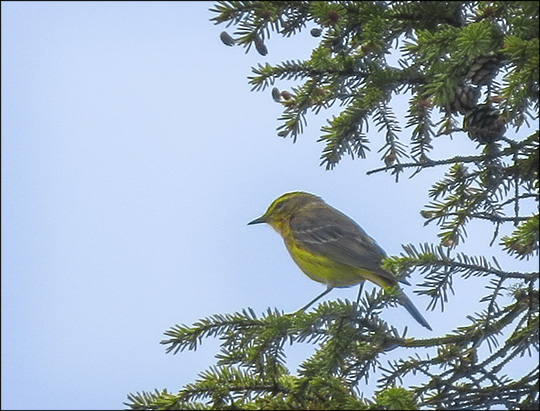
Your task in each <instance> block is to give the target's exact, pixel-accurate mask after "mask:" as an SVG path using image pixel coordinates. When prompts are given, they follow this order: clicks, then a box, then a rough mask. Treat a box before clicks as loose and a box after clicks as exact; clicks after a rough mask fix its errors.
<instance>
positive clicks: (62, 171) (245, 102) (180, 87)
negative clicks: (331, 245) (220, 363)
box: [2, 2, 533, 409]
mask: <svg viewBox="0 0 540 411" xmlns="http://www.w3.org/2000/svg"><path fill="white" fill-rule="evenodd" d="M212 4H213V3H210V2H135V3H130V2H2V408H11V409H36V408H42V409H70V408H72V409H81V408H85V409H99V408H101V409H107V408H121V407H122V402H123V401H125V400H126V395H127V394H128V393H130V392H135V391H141V390H153V389H154V388H167V389H169V390H170V391H172V392H175V391H176V390H178V389H179V388H181V387H182V386H183V385H184V384H186V383H187V382H190V381H193V380H194V379H195V378H196V376H197V373H198V372H200V371H203V370H204V369H206V368H207V367H208V366H209V365H211V364H213V362H214V361H213V356H214V354H215V353H217V352H218V346H217V343H216V342H208V343H205V344H204V345H203V346H202V348H201V350H200V351H197V352H195V353H191V352H187V353H182V354H179V355H177V356H172V355H167V354H165V349H164V347H163V346H162V345H160V344H159V341H160V340H161V339H163V337H164V336H163V332H164V331H165V330H166V329H168V328H170V327H171V326H173V325H174V324H177V323H178V324H180V323H184V324H191V323H193V322H194V321H196V320H197V319H199V318H202V317H205V316H209V315H212V314H215V313H226V312H233V311H239V310H241V309H243V308H246V307H252V308H253V309H254V310H255V311H256V312H258V313H261V312H263V311H265V310H266V309H267V308H268V307H277V308H278V309H280V310H284V311H286V312H288V311H292V310H295V309H297V308H299V307H300V306H302V305H304V304H305V303H306V302H307V301H309V300H310V299H311V298H313V297H314V296H315V295H316V294H318V293H319V292H321V291H322V290H323V287H322V286H321V285H320V284H317V283H314V282H312V281H310V280H309V279H307V278H306V277H304V276H303V275H302V274H301V273H300V271H299V270H298V269H297V268H296V267H295V266H294V264H293V262H292V261H291V260H290V258H289V256H288V254H287V252H286V251H285V248H284V246H283V244H282V242H281V240H280V239H279V237H278V236H277V235H276V234H275V233H274V232H272V230H271V229H270V228H268V227H263V226H249V227H248V226H247V225H246V223H247V222H248V221H250V220H252V219H254V218H255V217H258V216H260V215H261V214H262V213H263V212H264V211H265V210H266V207H267V206H268V205H269V204H270V202H271V201H272V200H273V199H274V198H275V197H277V196H279V195H280V194H282V193H284V192H287V191H295V190H303V191H308V192H311V193H314V194H317V195H320V196H322V197H323V198H324V199H325V200H326V201H327V202H328V203H329V204H331V205H333V206H335V207H336V208H338V209H340V210H341V211H343V212H345V213H346V214H348V215H349V216H350V217H352V218H353V219H355V220H356V221H357V222H358V223H359V224H361V225H362V226H363V227H364V228H365V230H366V231H367V232H368V233H369V234H370V235H372V236H373V237H374V238H375V239H376V240H377V241H378V242H379V244H380V245H381V246H382V247H383V248H384V249H385V250H386V251H387V252H388V253H389V254H392V253H399V252H400V251H401V247H400V244H402V243H413V244H419V243H424V242H433V241H436V233H437V230H436V227H434V226H433V227H431V226H429V227H423V219H422V218H421V217H420V216H419V210H420V209H421V207H422V206H423V204H425V203H426V201H427V189H428V188H429V186H430V184H431V183H432V182H434V181H435V180H436V179H437V178H440V177H441V176H442V174H443V171H444V170H430V171H429V172H426V173H424V174H422V175H420V176H419V177H416V178H414V179H413V180H409V179H407V178H406V177H405V178H403V179H402V182H400V183H399V184H396V183H395V182H394V179H393V177H391V176H390V175H389V174H377V175H373V176H367V175H366V171H367V170H369V169H372V168H375V167H378V166H380V165H381V162H380V159H379V154H377V149H378V148H379V147H380V145H381V144H382V136H380V135H377V132H376V127H371V133H370V135H369V136H370V139H371V140H372V142H373V143H374V145H373V146H372V151H371V153H370V154H369V156H368V158H367V159H366V160H351V159H350V158H345V159H344V160H343V161H342V162H341V163H340V164H339V165H338V166H337V167H336V168H335V170H333V171H330V172H329V171H325V170H324V169H323V168H321V167H319V157H320V153H321V151H322V149H323V145H322V144H321V143H317V142H316V140H317V139H318V137H319V127H320V125H321V124H323V121H324V117H323V116H322V115H319V116H318V117H313V116H310V122H309V125H308V127H307V129H306V131H305V134H304V135H302V136H300V137H299V139H298V142H297V143H296V144H294V145H293V144H292V141H291V140H290V139H282V138H279V137H277V135H276V127H277V126H278V124H279V123H278V121H277V118H278V117H279V115H280V113H281V107H280V105H279V104H278V103H275V102H274V101H273V100H272V98H271V94H270V90H269V89H268V90H266V91H265V92H262V93H254V92H250V86H249V85H248V84H247V76H248V75H250V73H251V70H250V68H251V67H252V66H255V65H256V64H258V63H259V62H261V63H263V62H266V61H268V62H271V63H277V62H279V61H282V60H287V59H289V60H290V59H304V58H307V57H309V54H310V51H311V49H312V47H313V46H314V45H315V44H317V41H318V40H317V39H314V38H313V37H311V36H310V35H309V30H306V31H305V32H303V33H302V34H301V35H299V36H295V37H292V38H290V39H282V38H280V37H279V38H278V37H277V36H275V35H274V36H273V37H272V39H271V40H270V41H268V42H267V47H268V49H269V53H268V55H267V56H265V57H262V56H260V55H259V54H257V53H256V52H255V50H251V51H250V53H248V54H245V53H244V50H243V49H241V48H239V47H234V48H229V47H226V46H224V45H223V44H222V43H221V41H220V40H219V33H220V32H221V31H222V30H224V29H225V27H224V26H214V25H213V24H212V23H211V22H210V21H209V19H210V18H211V17H212V14H211V13H210V12H209V11H208V9H209V7H210V6H211V5H212ZM309 28H311V27H308V29H309ZM292 84H295V83H293V82H282V83H279V84H276V85H277V86H278V87H279V88H280V89H284V88H287V86H290V85H292ZM404 108H405V100H403V99H402V100H401V103H400V104H399V105H398V110H403V109H404ZM400 114H401V116H402V115H403V112H401V113H400ZM405 133H406V134H408V133H409V131H408V130H406V131H405ZM437 145H438V146H439V147H440V149H439V150H438V151H437V153H438V154H439V155H440V156H444V157H445V156H449V155H451V154H454V153H455V154H457V153H469V152H470V151H471V150H474V147H475V145H474V144H472V143H471V142H470V141H469V139H468V138H467V137H466V136H464V135H461V136H459V135H458V136H456V137H455V138H454V140H449V139H448V138H446V137H445V138H441V139H440V140H438V141H437ZM491 230H492V227H491V225H490V224H489V223H478V224H474V225H471V228H470V230H469V242H468V243H467V248H466V250H467V252H469V253H470V254H484V255H486V256H490V255H492V254H493V255H497V256H498V257H499V260H500V262H501V263H502V264H503V267H504V268H509V269H510V268H511V269H520V268H521V269H527V267H528V268H529V269H531V267H532V266H533V264H532V263H526V262H523V263H519V264H515V262H514V261H513V260H512V259H510V258H506V257H505V256H504V254H501V253H500V252H499V250H498V249H497V247H493V248H487V244H488V243H489V241H490V240H491ZM503 232H504V233H506V232H508V230H503ZM505 263H506V265H505ZM411 280H412V281H411V282H412V283H413V284H415V283H418V282H419V276H418V274H416V275H415V276H413V278H412V279H411ZM456 280H457V281H456V283H455V288H456V291H457V293H458V294H457V296H458V297H457V298H454V299H452V300H451V301H450V302H449V304H448V310H446V311H445V312H444V313H442V314H441V313H440V311H439V310H437V311H435V312H426V313H425V317H426V319H428V321H429V322H430V323H431V325H432V327H433V329H434V333H430V332H429V331H427V330H425V329H423V328H422V327H421V326H419V325H418V324H416V323H415V321H414V320H413V319H412V318H411V317H410V316H409V315H408V314H407V313H406V312H405V310H403V309H399V308H395V309H389V310H386V311H385V312H383V318H384V319H386V320H388V321H389V322H390V323H392V324H393V325H395V326H396V327H398V328H403V327H404V326H408V327H409V332H410V333H411V335H415V336H420V337H423V336H428V335H429V336H432V335H439V334H442V333H446V332H449V331H451V330H452V329H453V327H456V326H458V325H463V324H466V323H467V320H465V316H466V315H467V313H471V312H473V311H476V310H480V309H481V308H482V306H480V305H479V304H478V302H477V301H478V298H479V296H481V295H485V294H486V291H485V290H484V289H483V288H482V285H483V284H484V283H483V281H482V280H479V279H471V280H468V281H467V282H466V283H465V282H463V281H462V280H458V279H456ZM368 289H370V287H368ZM413 289H414V285H413V288H409V287H408V288H407V290H406V291H407V293H408V295H409V296H410V297H411V298H412V299H413V300H414V302H415V304H416V305H417V306H418V307H419V308H420V310H421V311H424V310H425V307H426V306H427V304H428V300H427V298H424V297H418V296H417V295H415V294H414V293H413V292H412V291H413ZM355 296H356V289H344V290H335V291H333V292H332V293H331V294H329V295H328V297H327V298H328V299H335V298H342V299H344V298H349V299H353V298H355ZM303 350H304V351H303ZM398 351H399V350H398ZM309 352H310V349H309V347H295V348H294V349H293V350H291V353H290V358H291V364H292V365H293V370H294V364H297V363H298V361H300V360H301V358H303V357H304V356H305V355H307V353H309ZM409 354H410V352H408V351H407V352H403V351H402V352H400V353H398V352H397V351H394V352H393V353H392V355H393V356H394V357H395V356H399V355H409ZM388 358H390V357H388ZM373 382H374V381H373Z"/></svg>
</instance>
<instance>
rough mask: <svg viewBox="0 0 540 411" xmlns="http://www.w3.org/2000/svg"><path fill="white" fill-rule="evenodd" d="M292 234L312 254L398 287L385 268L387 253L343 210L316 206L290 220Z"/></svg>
mask: <svg viewBox="0 0 540 411" xmlns="http://www.w3.org/2000/svg"><path fill="white" fill-rule="evenodd" d="M289 227H290V229H291V235H292V237H293V238H294V240H295V242H296V243H297V244H298V243H300V244H301V245H302V247H303V248H305V249H306V250H307V251H308V252H311V253H315V254H322V255H324V256H326V257H328V258H330V259H332V260H334V261H337V262H340V263H342V264H346V265H349V266H352V267H357V268H361V269H363V270H366V271H369V272H372V273H374V274H377V275H379V276H381V277H383V278H384V279H386V280H387V282H388V285H395V284H396V279H395V278H394V277H393V276H392V274H390V273H389V272H387V271H385V270H383V269H382V268H381V260H382V259H383V258H385V257H386V253H385V252H384V250H383V249H382V248H381V247H380V246H379V245H378V244H377V243H376V242H375V240H373V239H372V238H371V237H370V236H369V235H368V234H367V233H366V232H365V231H364V230H363V229H362V228H361V227H360V226H359V225H358V224H356V223H355V222H354V221H353V220H351V219H350V218H349V217H347V216H346V215H345V214H343V213H341V212H340V211H338V210H336V209H334V208H331V207H330V206H328V205H325V207H316V208H313V209H312V210H310V212H309V213H300V214H297V215H295V216H293V217H292V218H291V220H290V221H289Z"/></svg>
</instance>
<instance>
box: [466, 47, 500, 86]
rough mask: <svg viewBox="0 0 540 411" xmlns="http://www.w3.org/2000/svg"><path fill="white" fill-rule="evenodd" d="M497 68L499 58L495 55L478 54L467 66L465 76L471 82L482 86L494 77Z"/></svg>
mask: <svg viewBox="0 0 540 411" xmlns="http://www.w3.org/2000/svg"><path fill="white" fill-rule="evenodd" d="M498 69H499V58H498V57H497V56H496V55H493V54H492V55H489V56H479V57H477V58H476V59H475V60H474V61H473V63H472V64H471V67H469V72H468V73H467V77H468V78H469V79H470V80H471V83H473V84H476V85H478V86H482V85H484V84H488V83H489V82H490V81H491V80H492V79H493V77H495V75H496V74H497V70H498Z"/></svg>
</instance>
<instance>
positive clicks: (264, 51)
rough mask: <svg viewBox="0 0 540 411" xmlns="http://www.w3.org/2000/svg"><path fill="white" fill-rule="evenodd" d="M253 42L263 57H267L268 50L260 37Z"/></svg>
mask: <svg viewBox="0 0 540 411" xmlns="http://www.w3.org/2000/svg"><path fill="white" fill-rule="evenodd" d="M253 42H254V43H255V48H256V49H257V51H258V52H259V54H260V55H261V56H266V55H267V54H268V49H267V48H266V46H265V45H264V43H263V41H262V39H261V38H260V37H259V36H256V37H255V39H254V40H253Z"/></svg>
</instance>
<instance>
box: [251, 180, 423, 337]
mask: <svg viewBox="0 0 540 411" xmlns="http://www.w3.org/2000/svg"><path fill="white" fill-rule="evenodd" d="M259 223H267V224H269V225H270V226H271V227H272V228H273V229H274V230H276V231H277V232H278V233H279V234H280V235H281V237H283V240H284V241H285V246H286V247H287V250H288V251H289V253H290V255H291V257H292V259H293V260H294V262H295V263H296V264H297V265H298V267H300V269H301V270H302V271H303V272H304V274H306V275H307V276H308V277H309V278H311V279H312V280H315V281H318V282H320V283H323V284H326V287H327V288H326V290H325V291H324V292H323V293H322V294H320V295H319V296H317V298H315V299H314V300H313V301H311V302H310V303H309V304H307V305H306V306H305V307H303V308H302V310H305V309H306V308H308V307H309V306H310V305H311V304H313V303H314V302H315V301H317V300H318V299H319V298H321V297H323V296H324V295H326V294H328V293H329V292H330V291H331V290H332V289H333V288H334V287H350V286H353V285H356V284H360V283H362V282H363V281H365V280H368V281H371V282H372V283H375V284H377V285H378V286H380V287H382V288H383V289H390V288H394V287H395V288H396V289H397V290H398V291H399V294H398V297H397V299H398V302H399V303H400V304H401V305H403V306H404V307H405V308H406V309H407V311H408V312H409V313H410V314H411V315H412V316H413V317H414V319H415V320H416V321H418V322H419V323H420V324H421V325H423V326H424V327H426V328H427V329H429V330H431V327H430V326H429V324H428V322H427V321H426V320H425V319H424V317H423V316H422V314H420V312H419V311H418V309H417V308H416V307H415V306H414V304H413V303H412V301H411V300H409V298H408V297H407V296H406V295H405V294H404V293H403V291H402V290H401V288H400V287H399V286H398V282H397V280H396V279H395V278H394V276H393V275H392V274H391V273H389V272H388V271H386V270H383V269H382V267H381V261H382V260H383V259H384V258H385V257H386V253H385V252H384V250H383V249H382V248H381V247H380V246H379V245H378V244H377V243H376V242H375V240H373V238H371V237H370V236H369V235H368V234H367V233H366V232H365V231H364V230H363V229H362V228H361V227H360V226H359V225H358V224H356V223H355V222H354V221H353V220H351V219H350V218H349V217H347V216H346V215H345V214H343V213H342V212H340V211H338V210H336V209H335V208H333V207H331V206H329V205H328V204H326V203H325V202H324V201H323V199H321V198H320V197H317V196H315V195H313V194H308V193H303V192H300V191H295V192H292V193H286V194H283V195H282V196H281V197H279V198H277V199H276V200H274V202H273V203H272V204H271V205H270V207H268V210H267V211H266V213H264V215H263V216H261V217H259V218H257V219H255V220H253V221H251V222H249V223H248V224H259ZM403 282H404V281H403ZM405 284H407V283H405Z"/></svg>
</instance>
